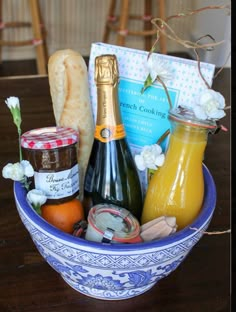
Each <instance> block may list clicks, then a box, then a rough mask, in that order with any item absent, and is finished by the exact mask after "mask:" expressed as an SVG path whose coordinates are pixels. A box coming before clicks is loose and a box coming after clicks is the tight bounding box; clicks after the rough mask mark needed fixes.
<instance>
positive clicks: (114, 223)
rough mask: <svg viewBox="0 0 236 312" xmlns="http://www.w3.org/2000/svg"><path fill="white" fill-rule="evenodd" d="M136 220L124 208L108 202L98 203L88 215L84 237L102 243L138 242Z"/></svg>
mask: <svg viewBox="0 0 236 312" xmlns="http://www.w3.org/2000/svg"><path fill="white" fill-rule="evenodd" d="M139 234H140V225H139V222H138V220H137V219H136V218H135V217H134V216H133V215H132V214H131V213H130V212H129V211H128V210H127V209H125V208H121V207H118V206H116V205H110V204H98V205H95V206H94V207H92V208H91V210H90V211H89V215H88V228H87V231H86V235H85V239H87V240H90V241H95V242H102V243H138V242H142V238H141V237H140V235H139Z"/></svg>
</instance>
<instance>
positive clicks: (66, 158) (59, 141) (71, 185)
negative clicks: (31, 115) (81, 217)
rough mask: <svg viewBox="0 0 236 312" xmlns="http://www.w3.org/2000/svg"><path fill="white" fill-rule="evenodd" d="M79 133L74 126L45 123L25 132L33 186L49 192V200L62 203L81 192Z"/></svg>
mask: <svg viewBox="0 0 236 312" xmlns="http://www.w3.org/2000/svg"><path fill="white" fill-rule="evenodd" d="M77 143H78V133H77V132H76V131H75V130H73V129H71V128H63V127H45V128H39V129H34V130H30V131H28V132H25V133H24V134H22V136H21V146H22V152H23V159H25V160H28V161H29V162H30V164H31V165H32V167H33V168H34V171H35V172H34V177H33V180H32V183H31V188H36V189H40V190H42V191H44V192H45V194H46V196H47V198H48V200H47V204H60V203H63V202H66V201H69V200H71V199H73V198H75V197H77V196H78V194H79V165H78V161H77V154H78V153H77Z"/></svg>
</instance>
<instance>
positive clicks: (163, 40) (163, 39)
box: [158, 0, 167, 54]
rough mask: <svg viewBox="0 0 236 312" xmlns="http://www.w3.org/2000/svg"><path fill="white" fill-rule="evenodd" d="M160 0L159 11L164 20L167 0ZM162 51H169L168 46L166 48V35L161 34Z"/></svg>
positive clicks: (163, 52)
mask: <svg viewBox="0 0 236 312" xmlns="http://www.w3.org/2000/svg"><path fill="white" fill-rule="evenodd" d="M158 1H159V11H160V18H161V19H162V20H165V18H166V15H165V0H158ZM160 52H161V53H162V54H166V53H167V48H166V37H165V36H163V35H162V34H160Z"/></svg>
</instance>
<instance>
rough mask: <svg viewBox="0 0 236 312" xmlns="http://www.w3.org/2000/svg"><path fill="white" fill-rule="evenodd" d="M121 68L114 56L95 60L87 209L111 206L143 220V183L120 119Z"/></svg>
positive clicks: (100, 57) (86, 177)
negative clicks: (95, 94)
mask: <svg viewBox="0 0 236 312" xmlns="http://www.w3.org/2000/svg"><path fill="white" fill-rule="evenodd" d="M118 78H119V76H118V65H117V59H116V56H115V55H101V56H98V57H96V59H95V82H96V85H97V121H96V127H95V134H94V142H93V147H92V151H91V155H90V159H89V162H88V167H87V172H86V176H85V189H84V200H83V204H84V209H85V214H86V216H87V215H88V213H89V209H90V208H91V207H92V206H94V205H96V204H100V203H110V204H114V205H117V206H120V207H123V208H126V209H127V210H129V211H130V212H131V213H132V214H133V215H134V216H135V217H136V218H137V219H138V220H140V218H141V213H142V206H143V199H142V190H141V184H140V180H139V176H138V172H137V169H136V165H135V163H134V160H133V157H132V154H131V151H130V148H129V146H128V143H127V140H126V134H125V129H124V125H123V123H122V120H121V114H120V107H119V100H118Z"/></svg>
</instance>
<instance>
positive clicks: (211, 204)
mask: <svg viewBox="0 0 236 312" xmlns="http://www.w3.org/2000/svg"><path fill="white" fill-rule="evenodd" d="M203 175H204V182H205V194H204V202H203V206H202V209H201V212H200V213H199V215H198V216H197V218H196V219H195V220H194V221H193V222H192V223H191V224H190V225H189V226H187V227H185V228H184V229H182V230H180V231H177V232H176V233H174V234H172V235H170V236H167V237H164V238H162V239H159V240H154V241H149V242H140V243H135V244H120V243H116V244H106V243H99V242H92V241H88V240H85V239H83V238H80V237H76V236H73V235H71V234H67V233H65V232H62V231H61V230H59V229H58V228H56V227H54V226H53V225H51V224H49V223H48V222H47V221H46V220H44V219H43V218H42V217H41V216H40V215H38V214H37V213H36V212H35V210H34V209H33V208H32V206H31V205H30V203H29V202H28V201H27V199H26V189H25V188H24V187H23V186H22V184H21V183H20V182H17V181H15V182H14V197H15V201H16V203H18V206H19V207H20V209H21V210H22V211H23V212H24V214H25V215H27V216H28V218H29V219H31V220H32V221H33V223H35V224H36V225H37V226H39V227H41V228H42V229H43V230H44V231H45V232H47V233H49V234H50V236H54V237H56V238H57V239H60V240H62V241H65V242H67V243H69V244H73V245H78V247H79V246H81V247H82V246H84V247H86V248H89V247H91V248H94V249H99V250H106V251H112V252H113V251H135V250H136V251H137V249H138V250H143V249H150V248H157V247H159V248H161V247H163V246H167V245H172V244H176V243H177V242H178V241H181V240H183V239H186V238H189V237H191V236H194V235H196V234H197V233H199V232H200V231H202V229H203V228H204V226H205V225H206V224H207V223H208V222H209V221H210V219H211V217H212V215H213V213H214V210H215V205H216V186H215V182H214V180H213V177H212V175H211V173H210V171H209V169H208V168H207V167H206V165H204V164H203ZM17 209H19V208H17ZM193 228H194V229H197V230H193Z"/></svg>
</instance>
